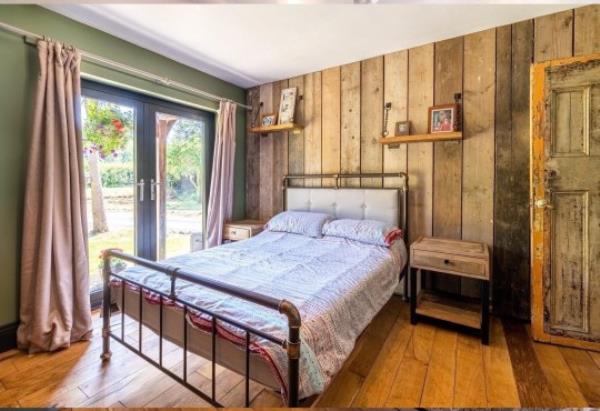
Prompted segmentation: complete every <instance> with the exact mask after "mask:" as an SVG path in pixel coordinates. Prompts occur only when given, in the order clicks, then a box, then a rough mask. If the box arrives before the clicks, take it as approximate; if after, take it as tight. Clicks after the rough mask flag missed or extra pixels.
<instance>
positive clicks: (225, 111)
mask: <svg viewBox="0 0 600 411" xmlns="http://www.w3.org/2000/svg"><path fill="white" fill-rule="evenodd" d="M236 107H237V106H236V105H235V104H234V103H231V102H228V101H222V102H221V105H220V107H219V119H218V124H217V136H216V139H215V150H214V154H213V166H212V176H211V180H210V194H209V196H208V215H207V224H206V225H207V245H208V247H214V246H216V245H219V244H221V242H222V241H223V223H224V222H225V221H226V220H229V219H231V213H232V209H233V169H234V163H235V111H236Z"/></svg>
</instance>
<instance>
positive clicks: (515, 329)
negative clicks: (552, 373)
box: [504, 321, 555, 408]
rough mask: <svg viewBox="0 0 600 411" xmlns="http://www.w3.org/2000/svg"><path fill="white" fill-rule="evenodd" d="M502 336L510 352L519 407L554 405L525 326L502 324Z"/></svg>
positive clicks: (511, 323)
mask: <svg viewBox="0 0 600 411" xmlns="http://www.w3.org/2000/svg"><path fill="white" fill-rule="evenodd" d="M504 334H505V335H506V341H507V343H508V348H509V352H510V359H511V362H512V363H513V364H514V366H513V371H514V375H515V380H516V383H517V389H518V390H519V397H520V399H521V406H522V407H527V408H530V407H531V408H534V407H552V406H553V405H554V404H555V401H554V398H553V397H552V394H551V393H550V388H549V384H548V381H547V380H546V376H545V375H544V372H543V371H542V367H541V365H540V363H539V362H538V360H537V357H536V355H535V351H534V349H533V341H532V340H531V338H530V337H529V335H528V333H527V330H526V329H525V326H524V325H523V324H520V323H516V322H513V321H505V322H504Z"/></svg>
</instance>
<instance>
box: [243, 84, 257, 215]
mask: <svg viewBox="0 0 600 411" xmlns="http://www.w3.org/2000/svg"><path fill="white" fill-rule="evenodd" d="M246 103H247V104H249V105H250V106H252V110H248V111H246V124H247V125H248V126H251V125H252V124H253V122H254V121H257V120H256V119H259V118H260V107H259V104H260V88H259V87H255V88H252V89H250V90H248V93H247V95H246ZM259 139H260V136H259V135H258V134H254V133H248V134H247V137H246V216H247V217H248V218H258V217H259V207H260V191H259V190H260V188H259V187H260V140H259Z"/></svg>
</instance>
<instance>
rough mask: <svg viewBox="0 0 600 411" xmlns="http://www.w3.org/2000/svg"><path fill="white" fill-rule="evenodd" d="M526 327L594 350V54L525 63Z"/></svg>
mask: <svg viewBox="0 0 600 411" xmlns="http://www.w3.org/2000/svg"><path fill="white" fill-rule="evenodd" d="M531 156H532V161H531V167H532V169H531V193H532V196H531V210H532V269H533V271H532V331H533V337H534V338H535V339H536V340H538V341H546V342H552V343H557V344H563V345H571V346H579V347H585V348H590V349H600V54H596V55H591V56H585V57H575V58H569V59H561V60H553V61H549V62H544V63H540V64H536V65H534V66H533V68H532V150H531Z"/></svg>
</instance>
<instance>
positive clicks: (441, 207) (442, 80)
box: [433, 37, 464, 238]
mask: <svg viewBox="0 0 600 411" xmlns="http://www.w3.org/2000/svg"><path fill="white" fill-rule="evenodd" d="M463 42H464V40H463V38H462V37H459V38H455V39H450V40H446V41H441V42H439V43H436V44H435V89H434V104H448V103H453V102H454V94H455V93H462V86H463V85H462V82H463V78H462V77H463ZM433 150H434V159H433V162H434V164H435V169H434V174H433V187H434V189H433V234H434V235H436V236H440V237H447V238H460V236H461V185H462V143H461V142H460V141H444V142H436V143H434V146H433Z"/></svg>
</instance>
